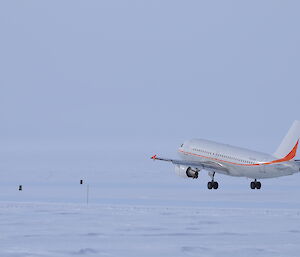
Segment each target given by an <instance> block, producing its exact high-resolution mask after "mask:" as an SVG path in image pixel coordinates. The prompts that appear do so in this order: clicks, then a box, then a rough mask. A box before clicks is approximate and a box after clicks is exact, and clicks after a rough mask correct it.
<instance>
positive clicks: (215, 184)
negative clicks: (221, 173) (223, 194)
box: [213, 181, 219, 189]
mask: <svg viewBox="0 0 300 257" xmlns="http://www.w3.org/2000/svg"><path fill="white" fill-rule="evenodd" d="M218 187H219V183H218V182H216V181H214V182H213V188H214V189H218Z"/></svg>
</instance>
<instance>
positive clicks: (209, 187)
mask: <svg viewBox="0 0 300 257" xmlns="http://www.w3.org/2000/svg"><path fill="white" fill-rule="evenodd" d="M207 188H208V189H209V190H211V189H212V188H213V182H211V181H209V182H208V183H207Z"/></svg>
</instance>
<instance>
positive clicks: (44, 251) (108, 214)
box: [0, 202, 300, 257]
mask: <svg viewBox="0 0 300 257" xmlns="http://www.w3.org/2000/svg"><path fill="white" fill-rule="evenodd" d="M0 211H1V218H0V229H1V236H0V241H1V248H0V256H4V257H27V256H32V257H34V256H39V257H43V256H45V257H48V256H49V257H50V256H51V257H53V256H57V257H60V256H234V255H235V256H264V257H265V256H298V253H299V250H300V245H299V242H300V225H299V224H300V211H299V210H295V209H286V210H284V209H280V210H277V209H248V208H230V209H229V208H199V207H163V206H132V205H131V206H130V205H100V204H99V205H94V204H92V205H89V206H86V205H84V204H62V203H60V204H51V203H17V202H1V203H0Z"/></svg>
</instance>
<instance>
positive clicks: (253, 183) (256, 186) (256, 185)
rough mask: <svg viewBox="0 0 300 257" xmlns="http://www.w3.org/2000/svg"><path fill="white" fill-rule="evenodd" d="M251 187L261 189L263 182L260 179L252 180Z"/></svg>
mask: <svg viewBox="0 0 300 257" xmlns="http://www.w3.org/2000/svg"><path fill="white" fill-rule="evenodd" d="M250 188H251V189H255V188H256V189H260V188H261V183H260V182H259V181H256V180H255V181H252V182H251V183H250Z"/></svg>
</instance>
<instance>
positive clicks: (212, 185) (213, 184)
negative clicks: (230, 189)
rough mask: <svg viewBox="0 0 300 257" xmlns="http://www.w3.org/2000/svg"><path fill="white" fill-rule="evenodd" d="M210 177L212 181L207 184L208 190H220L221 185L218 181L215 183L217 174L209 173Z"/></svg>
mask: <svg viewBox="0 0 300 257" xmlns="http://www.w3.org/2000/svg"><path fill="white" fill-rule="evenodd" d="M209 175H210V176H211V181H209V182H208V183H207V188H208V189H209V190H211V189H218V187H219V183H218V182H217V181H214V178H215V172H213V173H209Z"/></svg>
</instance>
